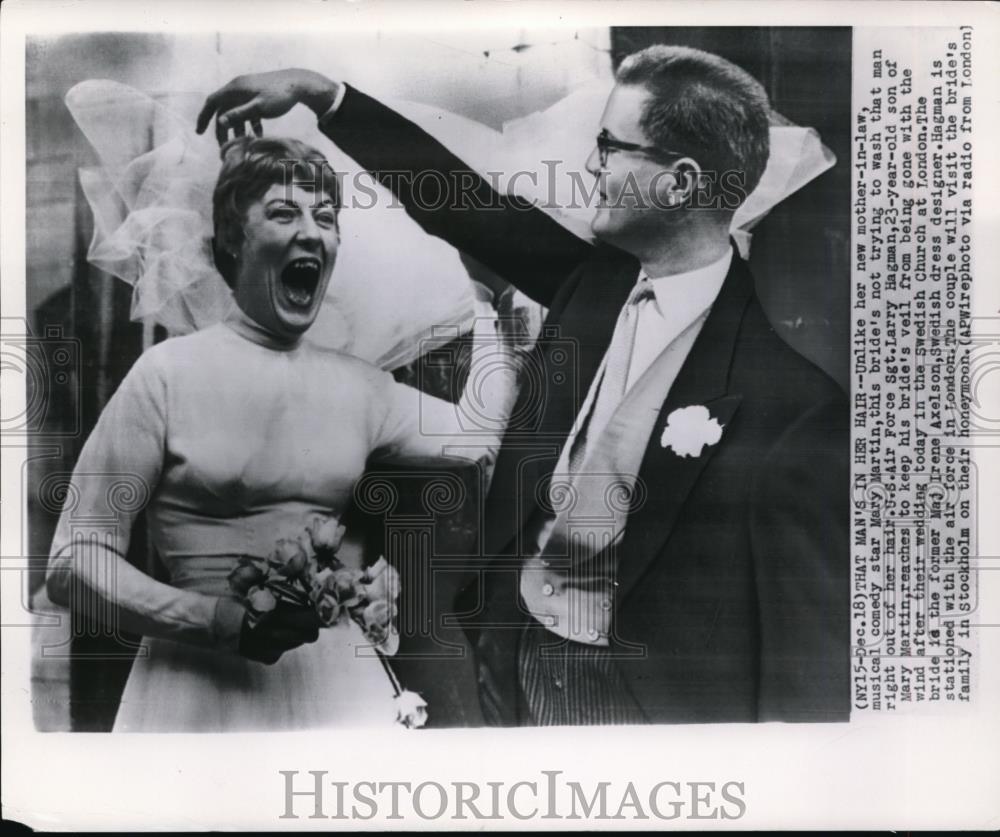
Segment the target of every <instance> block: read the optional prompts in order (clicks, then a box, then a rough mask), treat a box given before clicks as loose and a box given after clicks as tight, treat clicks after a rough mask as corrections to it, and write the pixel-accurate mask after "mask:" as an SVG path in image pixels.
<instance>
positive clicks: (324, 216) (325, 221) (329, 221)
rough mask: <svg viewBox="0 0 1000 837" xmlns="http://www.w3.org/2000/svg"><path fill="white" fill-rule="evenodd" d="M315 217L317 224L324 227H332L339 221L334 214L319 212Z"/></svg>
mask: <svg viewBox="0 0 1000 837" xmlns="http://www.w3.org/2000/svg"><path fill="white" fill-rule="evenodd" d="M314 217H315V218H316V223H317V224H320V225H322V226H324V227H332V226H333V225H334V224H335V223H336V220H337V219H336V218H335V217H334V214H333V213H332V212H317V213H316V215H315V216H314Z"/></svg>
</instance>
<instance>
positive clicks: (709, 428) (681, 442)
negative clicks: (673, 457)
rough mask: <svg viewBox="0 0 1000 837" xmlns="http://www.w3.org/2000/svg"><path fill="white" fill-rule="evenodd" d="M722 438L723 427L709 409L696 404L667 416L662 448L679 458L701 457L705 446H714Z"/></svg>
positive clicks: (661, 441)
mask: <svg viewBox="0 0 1000 837" xmlns="http://www.w3.org/2000/svg"><path fill="white" fill-rule="evenodd" d="M721 438H722V425H721V424H719V422H718V421H716V419H714V418H712V416H711V414H710V413H709V412H708V407H702V406H701V405H700V404H695V405H693V406H691V407H679V408H678V409H676V410H674V411H673V412H672V413H671V414H670V415H669V416H667V424H666V426H665V427H664V428H663V435H662V436H660V446H661V447H664V448H670V449H671V450H672V451H673V452H674V453H675V454H677V456H701V452H702V448H704V447H705V445H714V444H715V443H716V442H718V441H719V439H721Z"/></svg>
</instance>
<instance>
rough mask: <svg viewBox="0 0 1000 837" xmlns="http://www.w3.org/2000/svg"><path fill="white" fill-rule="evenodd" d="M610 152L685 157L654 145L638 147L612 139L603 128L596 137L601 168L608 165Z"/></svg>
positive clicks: (634, 144)
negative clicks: (634, 152) (633, 152)
mask: <svg viewBox="0 0 1000 837" xmlns="http://www.w3.org/2000/svg"><path fill="white" fill-rule="evenodd" d="M612 151H636V152H640V153H642V154H648V155H649V156H650V157H686V156H687V155H686V154H682V153H681V152H680V151H671V150H670V149H668V148H659V147H657V146H655V145H639V144H638V143H634V142H623V141H622V140H616V139H613V138H612V137H611V136H610V134H608V129H607V128H605V129H604V130H603V131H601V133H599V134H598V135H597V154H598V157H599V158H600V161H601V168H604V167H605V166H606V165H607V164H608V155H609V154H610V153H611V152H612Z"/></svg>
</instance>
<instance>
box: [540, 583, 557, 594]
mask: <svg viewBox="0 0 1000 837" xmlns="http://www.w3.org/2000/svg"><path fill="white" fill-rule="evenodd" d="M555 592H556V588H555V587H553V586H552V585H551V584H549V583H548V582H545V584H543V585H542V595H543V596H551V595H552V594H553V593H555Z"/></svg>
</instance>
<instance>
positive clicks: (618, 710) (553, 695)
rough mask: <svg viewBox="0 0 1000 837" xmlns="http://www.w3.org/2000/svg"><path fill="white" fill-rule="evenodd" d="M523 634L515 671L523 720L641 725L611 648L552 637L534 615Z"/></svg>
mask: <svg viewBox="0 0 1000 837" xmlns="http://www.w3.org/2000/svg"><path fill="white" fill-rule="evenodd" d="M532 623H533V624H531V625H528V626H527V627H525V628H524V631H523V633H522V634H521V639H520V643H519V646H518V654H517V673H518V681H519V684H520V687H521V696H522V700H523V709H524V711H526V713H527V714H528V715H529V716H530V718H524V719H523V720H524V721H529V722H531V723H534V724H537V725H539V726H554V725H567V726H569V725H572V726H582V725H598V724H643V723H646V718H645V716H644V715H643V713H642V710H641V709H640V708H639V705H638V704H637V703H636V702H635V698H634V697H633V696H632V693H631V691H630V690H629V688H628V684H627V683H626V682H625V678H624V677H622V674H621V671H619V669H618V665H617V664H616V662H615V660H614V658H613V656H612V653H611V651H610V649H608V648H602V647H599V646H592V645H584V644H583V643H579V642H572V641H570V640H566V639H563V638H562V637H559V636H556V635H555V634H554V633H552V632H551V631H549V630H547V629H546V628H545V627H543V626H542V625H541V624H539V623H538V622H535V621H534V620H532Z"/></svg>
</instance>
